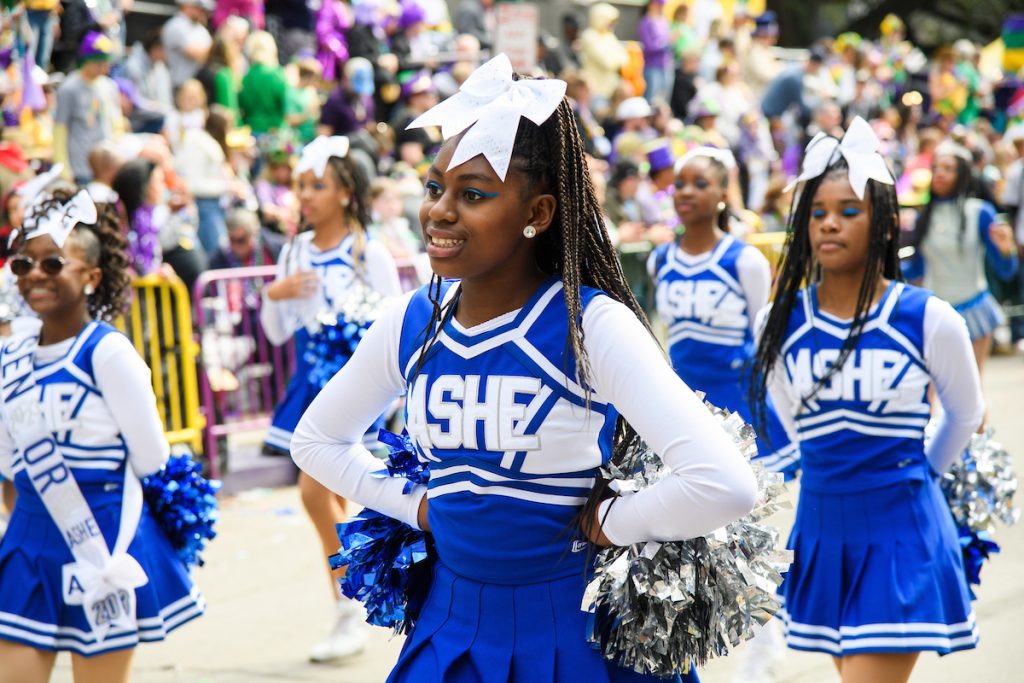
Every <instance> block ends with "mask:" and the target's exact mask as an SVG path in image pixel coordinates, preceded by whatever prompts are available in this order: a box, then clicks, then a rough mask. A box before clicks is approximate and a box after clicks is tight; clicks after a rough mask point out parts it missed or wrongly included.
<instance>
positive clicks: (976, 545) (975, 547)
mask: <svg viewBox="0 0 1024 683" xmlns="http://www.w3.org/2000/svg"><path fill="white" fill-rule="evenodd" d="M957 536H959V538H960V553H961V555H962V556H963V558H964V572H965V573H966V574H967V584H968V585H967V590H968V592H969V593H970V594H971V600H974V599H976V596H975V595H974V589H972V588H971V586H980V585H981V567H982V565H984V563H985V560H987V559H988V556H989V555H991V554H993V553H998V552H999V544H998V543H996V542H994V541H992V540H991V538H990V537H989V534H988V532H987V531H972V530H971V528H970V527H969V526H967V525H960V526H959V527H958V528H957Z"/></svg>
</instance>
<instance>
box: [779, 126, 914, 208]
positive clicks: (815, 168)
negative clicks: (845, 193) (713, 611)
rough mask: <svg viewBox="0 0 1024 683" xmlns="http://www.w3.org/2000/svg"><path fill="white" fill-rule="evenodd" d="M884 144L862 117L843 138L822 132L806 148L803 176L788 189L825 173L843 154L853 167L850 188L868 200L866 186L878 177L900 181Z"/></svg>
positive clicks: (859, 196) (883, 180)
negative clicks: (884, 153)
mask: <svg viewBox="0 0 1024 683" xmlns="http://www.w3.org/2000/svg"><path fill="white" fill-rule="evenodd" d="M880 146H881V142H880V141H879V140H878V136H877V135H875V131H874V130H872V128H871V125H870V124H868V122H867V121H865V120H864V119H862V118H861V117H859V116H858V117H856V118H855V119H854V120H853V123H851V124H850V127H849V128H848V129H847V130H846V135H844V136H843V139H842V140H839V139H837V138H834V137H832V136H831V135H826V134H825V133H818V134H817V135H815V136H814V138H813V139H812V140H811V141H810V142H809V143H808V144H807V148H806V149H805V150H804V163H803V165H802V166H801V167H800V175H799V176H797V178H796V180H794V181H793V182H792V183H790V184H789V186H788V187H787V188H786V191H787V192H788V191H789V190H791V189H793V188H794V187H795V186H796V185H797V183H801V182H803V181H805V180H811V179H812V178H817V177H818V176H820V175H822V174H824V173H825V171H827V170H828V167H829V166H831V165H832V163H833V162H834V161H835V160H836V155H837V154H840V155H842V157H843V158H844V159H846V164H847V166H849V168H850V187H852V188H853V191H854V193H855V194H856V195H857V198H858V199H864V188H866V187H867V184H868V180H877V181H878V182H880V183H885V184H886V185H893V184H895V182H896V181H895V179H894V178H893V177H892V173H891V172H890V171H889V167H888V166H886V164H885V159H884V158H882V155H881V154H879V153H878V148H879V147H880Z"/></svg>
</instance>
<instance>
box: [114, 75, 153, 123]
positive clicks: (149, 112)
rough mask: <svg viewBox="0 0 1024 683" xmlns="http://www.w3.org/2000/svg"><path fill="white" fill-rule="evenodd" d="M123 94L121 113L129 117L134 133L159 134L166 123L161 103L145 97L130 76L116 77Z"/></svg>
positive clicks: (118, 87)
mask: <svg viewBox="0 0 1024 683" xmlns="http://www.w3.org/2000/svg"><path fill="white" fill-rule="evenodd" d="M114 82H115V83H117V89H118V92H119V93H120V95H121V113H122V114H123V115H124V116H125V118H127V119H128V124H129V126H130V127H131V131H132V132H133V133H153V134H159V133H160V131H161V130H162V129H163V125H164V112H163V111H161V110H160V107H159V105H157V104H156V103H155V102H150V101H149V100H147V99H146V98H145V97H143V96H142V95H141V94H140V93H139V90H138V88H136V87H135V84H134V83H133V82H132V81H131V80H130V79H128V78H124V77H123V76H119V77H117V78H115V79H114Z"/></svg>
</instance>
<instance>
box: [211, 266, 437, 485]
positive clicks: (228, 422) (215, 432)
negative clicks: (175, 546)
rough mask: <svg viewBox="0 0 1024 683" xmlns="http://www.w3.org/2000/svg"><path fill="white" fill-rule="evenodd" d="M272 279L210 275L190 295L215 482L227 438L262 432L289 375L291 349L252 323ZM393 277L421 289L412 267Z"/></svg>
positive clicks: (267, 269)
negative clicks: (273, 341)
mask: <svg viewBox="0 0 1024 683" xmlns="http://www.w3.org/2000/svg"><path fill="white" fill-rule="evenodd" d="M276 273H277V268H276V267H275V266H257V267H247V268H231V269H225V270H211V271H207V272H205V273H203V274H202V275H200V276H199V279H198V280H196V284H195V287H194V289H193V305H194V309H195V326H196V333H197V335H198V339H199V345H200V347H201V362H200V367H199V402H200V409H201V412H202V414H203V415H204V417H205V420H206V432H205V435H204V446H205V448H204V450H205V452H206V454H207V457H208V459H209V468H210V476H212V477H215V478H216V477H219V476H221V471H220V470H221V458H222V457H224V456H225V454H226V453H225V449H226V446H227V437H228V435H229V434H231V433H232V432H235V431H247V430H265V429H266V428H267V427H268V426H269V425H270V417H271V415H272V414H273V412H274V408H275V406H276V405H277V404H278V402H279V401H280V400H281V398H282V397H283V396H284V392H285V390H286V389H287V386H288V381H289V380H290V379H291V377H292V373H293V372H294V370H295V354H296V349H295V346H294V344H293V343H291V342H289V343H287V344H284V345H282V346H274V345H273V344H271V343H270V342H269V341H268V340H267V338H266V335H265V334H264V333H263V327H262V326H261V325H260V321H259V319H260V306H261V305H262V302H263V296H262V294H263V288H264V287H266V286H267V285H268V284H269V283H271V282H273V280H274V277H275V275H276ZM398 275H399V280H400V281H401V283H402V287H403V288H404V289H406V290H409V289H412V288H414V287H417V286H419V285H420V284H421V281H420V278H419V277H418V275H417V271H416V268H415V265H414V264H413V263H412V262H411V261H410V262H400V263H398Z"/></svg>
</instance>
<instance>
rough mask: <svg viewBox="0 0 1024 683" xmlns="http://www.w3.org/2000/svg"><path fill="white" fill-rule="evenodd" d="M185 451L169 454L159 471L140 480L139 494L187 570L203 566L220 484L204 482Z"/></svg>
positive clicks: (211, 537) (205, 480)
mask: <svg viewBox="0 0 1024 683" xmlns="http://www.w3.org/2000/svg"><path fill="white" fill-rule="evenodd" d="M202 471H203V468H202V465H200V464H199V463H197V462H195V461H194V460H192V457H191V454H190V453H189V452H187V451H184V452H178V453H174V452H172V453H171V457H170V458H169V459H168V460H167V464H166V465H164V467H163V469H161V470H160V471H159V472H156V473H154V474H151V475H149V476H148V477H145V478H143V480H142V491H143V494H144V495H145V498H146V503H147V504H148V505H149V510H150V512H151V513H152V514H153V517H154V518H155V519H156V522H157V524H158V525H159V526H160V528H161V529H163V531H164V533H165V534H167V537H168V538H169V539H170V541H171V545H172V546H173V547H174V549H175V551H177V553H178V557H180V558H181V560H182V561H183V562H184V563H185V565H186V566H187V567H193V566H200V567H201V566H203V558H202V552H203V550H204V549H205V548H206V542H207V541H209V540H211V539H213V538H214V537H215V536H216V535H217V532H216V531H214V528H213V527H214V525H215V524H216V523H217V519H218V518H219V517H220V512H219V511H218V509H217V492H218V491H220V488H221V482H219V481H217V480H211V479H207V478H205V477H204V476H203V474H202Z"/></svg>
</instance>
